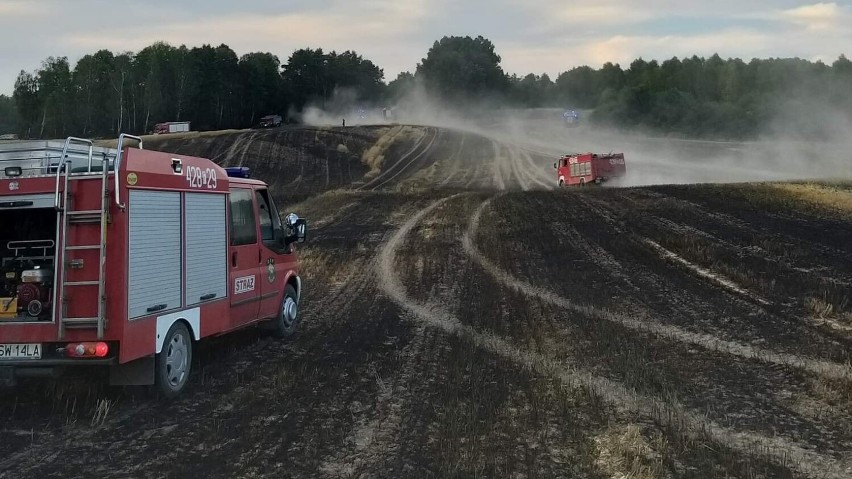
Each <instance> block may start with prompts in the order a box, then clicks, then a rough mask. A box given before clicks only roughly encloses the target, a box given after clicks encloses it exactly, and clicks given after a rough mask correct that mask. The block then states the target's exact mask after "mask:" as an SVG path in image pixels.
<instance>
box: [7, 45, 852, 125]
mask: <svg viewBox="0 0 852 479" xmlns="http://www.w3.org/2000/svg"><path fill="white" fill-rule="evenodd" d="M500 63H501V57H500V55H498V54H497V52H496V49H495V47H494V45H493V43H491V41H489V40H488V39H486V38H483V37H481V36H479V37H476V38H472V37H469V36H466V37H444V38H442V39H441V40H439V41H436V42H434V44H433V45H432V47H431V48H430V49H429V51H428V52H427V54H426V56H425V58H423V59H421V61H420V62H418V63H417V66H416V69H415V71H414V72H413V73H412V72H404V73H401V74H400V75H399V76H398V77H397V78H396V79H395V80H393V81H391V82H389V83H386V82H385V81H384V72H383V70H382V69H381V68H379V67H378V66H377V65H375V64H374V63H373V62H372V61H370V60H367V59H365V58H363V57H362V56H361V55H359V54H357V53H356V52H353V51H345V52H342V53H338V52H336V51H331V52H324V51H323V50H322V49H311V48H303V49H299V50H296V51H294V52H293V53H292V54H291V55H290V57H289V58H288V59H287V60H286V62H281V61H280V60H279V58H278V57H277V56H275V55H273V54H272V53H268V52H266V53H262V52H254V53H248V54H245V55H242V56H240V57H238V56H237V54H236V53H235V52H234V51H233V50H232V49H231V48H230V47H228V46H227V45H224V44H222V45H219V46H217V47H213V46H211V45H202V46H201V47H193V48H188V47H186V46H183V45H182V46H180V47H174V46H171V45H169V44H167V43H163V42H158V43H155V44H153V45H151V46H148V47H146V48H144V49H142V50H141V51H139V52H137V53H133V52H123V53H119V54H115V53H113V52H110V51H109V50H100V51H98V52H96V53H93V54H89V55H86V56H84V57H83V58H81V59H80V60H79V61H78V62H77V63H76V64H75V65H73V67H72V65H70V63H69V61H68V59H67V57H50V58H48V59H46V60H44V62H43V63H42V65H41V68H39V69H37V70H36V71H34V72H26V71H21V72H20V74H19V76H18V78H17V81H16V82H15V89H14V94H13V96H12V97H11V98H10V97H6V96H0V134H2V133H4V132H11V131H14V132H17V133H19V134H20V135H22V136H24V137H28V138H47V137H50V138H62V137H65V136H68V135H76V136H84V137H97V136H108V135H114V134H115V133H117V132H120V131H124V132H131V133H147V132H149V131H151V129H152V127H153V125H154V124H155V123H158V122H163V121H191V122H192V127H193V129H196V130H208V129H223V128H244V127H249V126H253V125H255V124H257V122H258V120H259V118H260V117H262V116H264V115H267V114H282V115H285V116H286V115H287V114H288V113H292V112H300V111H302V110H303V109H304V108H305V107H306V106H307V105H309V104H316V105H317V106H320V107H324V106H326V103H327V102H333V101H334V98H336V96H337V95H338V94H339V93H340V91H341V90H342V89H346V90H347V91H349V92H351V93H352V95H353V96H354V97H357V99H358V101H359V102H362V104H366V105H372V106H381V105H383V106H393V104H394V103H395V102H397V101H400V100H401V99H403V98H404V97H405V96H406V95H407V93H409V92H410V91H411V89H412V88H415V87H423V88H425V89H426V90H427V91H428V92H429V93H430V94H431V96H432V97H433V98H436V99H438V100H442V101H443V103H444V104H445V105H448V107H453V106H455V107H459V106H460V105H469V104H471V103H475V102H480V104H482V105H499V106H501V107H502V106H508V107H555V108H575V109H581V110H590V111H591V114H590V115H588V118H585V117H584V118H583V119H582V121H588V122H591V123H593V124H607V125H612V126H616V127H622V128H634V127H637V126H638V127H644V128H648V129H652V130H656V131H660V132H663V133H671V134H678V135H683V136H691V137H724V138H744V137H749V136H753V135H756V134H758V133H760V132H761V131H763V129H764V128H765V127H766V125H767V124H768V123H770V122H771V121H772V120H773V119H774V118H778V116H779V114H780V115H781V117H782V118H787V119H788V120H789V121H790V122H791V123H790V124H789V125H791V126H793V127H794V128H797V129H799V131H802V132H804V133H809V132H810V133H814V134H816V133H818V132H819V127H818V124H819V122H814V121H813V119H814V116H815V114H817V113H818V111H820V110H821V109H823V108H829V107H830V108H831V109H832V111H839V112H840V114H841V116H842V115H847V117H852V114H850V112H852V62H850V61H849V60H848V59H846V57H845V56H841V57H840V58H838V59H837V60H836V61H835V62H833V63H832V64H831V65H827V64H825V63H822V62H810V61H807V60H801V59H753V60H751V61H750V62H748V63H746V62H744V61H743V60H740V59H727V60H724V59H722V58H720V57H719V55H713V56H712V57H710V58H699V57H697V56H693V57H691V58H684V59H678V58H672V59H670V60H666V61H663V62H662V63H659V62H657V61H645V60H643V59H637V60H635V61H633V62H632V63H631V64H630V65H629V66H628V67H627V68H622V67H621V66H620V65H618V64H612V63H607V64H605V65H603V66H602V67H601V68H598V69H595V68H591V67H588V66H583V67H577V68H573V69H570V70H568V71H565V72H563V73H561V74H559V75H558V76H557V77H556V79H555V80H551V79H550V77H549V76H548V75H546V74H543V75H536V74H529V75H526V76H523V77H521V76H518V75H508V74H506V73H505V72H504V71H503V69H502V67H501V66H500ZM784 115H787V117H785V116H784Z"/></svg>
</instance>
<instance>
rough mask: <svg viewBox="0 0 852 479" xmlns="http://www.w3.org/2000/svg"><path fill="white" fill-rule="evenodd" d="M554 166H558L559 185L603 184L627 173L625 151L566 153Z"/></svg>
mask: <svg viewBox="0 0 852 479" xmlns="http://www.w3.org/2000/svg"><path fill="white" fill-rule="evenodd" d="M553 167H554V168H556V178H557V181H558V182H559V186H570V185H580V186H584V185H585V184H586V183H595V184H601V183H603V182H605V181H609V180H611V179H613V178H617V177H620V176H624V175H625V174H626V173H627V167H626V165H625V163H624V153H608V154H605V155H598V154H595V153H582V154H573V155H565V156H563V157H561V158H559V160H558V161H557V162H556V163H554V164H553Z"/></svg>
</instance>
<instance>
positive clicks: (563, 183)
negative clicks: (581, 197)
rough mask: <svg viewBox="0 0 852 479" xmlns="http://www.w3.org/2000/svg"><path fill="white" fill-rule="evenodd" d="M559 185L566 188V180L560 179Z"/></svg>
mask: <svg viewBox="0 0 852 479" xmlns="http://www.w3.org/2000/svg"><path fill="white" fill-rule="evenodd" d="M559 187H560V188H564V187H565V182H564V181H562V180H559Z"/></svg>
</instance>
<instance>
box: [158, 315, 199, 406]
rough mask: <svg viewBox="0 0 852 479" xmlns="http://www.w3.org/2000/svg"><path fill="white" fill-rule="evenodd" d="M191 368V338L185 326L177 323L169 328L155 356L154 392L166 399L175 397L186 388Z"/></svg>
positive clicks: (179, 322) (180, 322)
mask: <svg viewBox="0 0 852 479" xmlns="http://www.w3.org/2000/svg"><path fill="white" fill-rule="evenodd" d="M191 367H192V336H191V335H190V333H189V329H187V327H186V324H184V323H183V322H182V321H178V322H176V323H175V324H173V325H172V327H171V328H169V332H168V333H166V337H165V340H164V341H163V349H162V350H161V351H160V353H159V354H157V360H156V368H155V371H154V372H155V386H156V391H157V392H158V393H159V394H160V395H162V396H164V397H166V398H173V397H176V396H177V395H178V394H180V393H181V392H182V391H183V390H184V388H185V387H186V384H187V382H188V381H189V373H190V370H191Z"/></svg>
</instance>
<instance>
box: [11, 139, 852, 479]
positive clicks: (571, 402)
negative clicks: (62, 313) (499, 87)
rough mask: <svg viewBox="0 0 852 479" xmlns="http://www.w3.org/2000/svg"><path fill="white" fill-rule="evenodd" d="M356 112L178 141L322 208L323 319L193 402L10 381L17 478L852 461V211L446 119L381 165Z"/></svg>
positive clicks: (205, 388) (211, 359)
mask: <svg viewBox="0 0 852 479" xmlns="http://www.w3.org/2000/svg"><path fill="white" fill-rule="evenodd" d="M347 130H348V131H343V130H341V129H305V130H298V129H289V130H288V129H284V130H281V131H266V132H243V133H238V134H234V135H233V137H230V138H216V139H214V140H209V141H204V142H202V141H198V142H195V143H193V142H183V143H168V142H166V143H161V144H158V145H156V147H157V148H161V149H171V150H172V151H178V152H183V153H189V154H198V155H206V156H210V157H216V158H218V159H219V160H221V161H222V162H223V163H227V164H241V163H242V164H249V165H250V166H252V167H253V168H254V169H255V170H256V172H257V174H258V175H260V176H262V177H265V179H267V180H268V181H270V182H271V183H273V184H274V185H277V188H279V189H282V190H286V192H284V193H280V195H279V199H280V201H283V202H284V203H285V204H286V205H287V206H286V207H285V208H282V209H284V210H285V211H291V210H294V211H297V212H298V213H299V214H302V215H304V216H306V217H307V218H309V221H310V241H309V243H306V245H305V246H304V248H303V249H302V258H303V265H304V266H303V267H304V275H305V277H304V281H305V288H306V289H305V295H304V300H303V301H304V303H303V306H302V309H301V311H302V315H303V316H302V321H303V324H302V330H301V333H300V334H299V335H298V336H297V337H296V338H295V339H293V340H292V341H289V342H286V343H280V342H276V341H274V340H272V339H270V338H267V337H265V336H264V335H262V334H261V333H259V332H256V331H254V330H250V331H245V332H242V333H239V334H237V335H236V336H234V337H232V338H228V339H220V340H215V341H207V342H204V343H202V345H201V346H200V351H199V353H198V354H197V355H196V358H197V359H196V364H195V366H194V367H195V373H194V375H193V377H192V379H191V389H190V390H189V391H188V392H187V393H186V394H185V395H184V396H182V397H181V398H179V399H178V400H176V401H174V402H171V403H167V402H158V401H152V400H150V399H148V398H146V397H144V396H142V395H139V394H134V393H133V392H132V391H123V390H110V389H106V388H101V387H95V386H90V385H89V383H87V382H86V381H79V380H78V381H75V380H73V379H72V380H67V381H62V382H59V383H57V384H51V385H46V386H45V385H39V384H30V385H27V386H26V387H25V389H23V390H22V391H19V392H18V393H17V394H12V395H4V396H3V397H2V398H0V421H2V426H0V434H3V436H2V437H3V440H2V441H0V477H16V478H17V477H38V476H42V475H62V476H76V475H81V474H88V475H92V474H94V475H97V476H100V477H104V476H108V477H126V476H133V477H186V476H189V475H194V476H203V477H235V476H237V477H257V476H264V477H267V476H268V477H356V476H357V477H362V476H363V477H424V476H425V477H433V476H435V477H447V476H451V477H456V476H459V477H470V476H476V477H480V476H484V477H507V476H513V477H514V476H518V477H602V478H603V477H696V478H699V477H700V478H704V477H802V476H810V477H850V476H852V427H850V426H852V370H850V355H849V351H850V346H852V316H850V314H849V311H850V307H849V304H848V299H847V298H848V291H849V286H850V284H852V255H850V246H849V245H852V222H850V221H849V214H850V213H849V211H848V210H843V209H838V208H836V207H826V206H819V204H817V203H813V202H811V203H808V202H804V201H799V202H795V201H793V202H786V203H785V202H782V199H783V198H786V196H785V192H784V190H782V189H776V188H774V187H772V186H763V185H748V186H710V185H707V186H657V187H645V188H629V189H628V188H625V189H614V188H612V189H610V188H604V189H594V188H588V189H583V190H571V191H557V190H555V189H554V188H553V187H552V186H551V185H552V184H553V179H552V172H553V170H552V168H551V164H552V161H553V160H552V159H550V158H548V157H545V156H541V155H540V154H537V153H534V152H532V151H531V150H530V149H528V148H522V147H520V146H516V145H513V144H511V143H504V142H501V141H499V140H496V139H492V138H486V137H483V136H480V135H476V134H473V133H470V132H461V131H455V130H448V129H439V128H422V129H419V130H418V131H417V132H415V133H416V134H414V133H412V134H411V135H409V136H405V137H403V136H399V137H398V140H397V141H394V142H390V146H389V148H387V150H386V151H385V155H384V161H383V162H381V163H380V164H379V165H378V166H379V168H374V166H376V165H370V164H367V163H365V162H362V161H361V158H363V157H364V154H365V152H367V151H369V149H370V147H371V146H372V145H373V144H375V143H376V142H377V141H379V139H380V138H382V137H383V136H384V135H386V134H388V130H387V129H384V128H375V129H373V128H363V129H347ZM350 133H352V135H350ZM340 144H343V145H344V146H345V148H339V146H338V145H340ZM263 151H266V152H268V153H265V154H264V153H261V152H263ZM258 158H262V159H258ZM296 169H298V170H299V171H300V174H299V175H295V176H294V174H293V173H292V171H295V170H296ZM282 170H285V174H282V173H281V171H282ZM365 175H366V176H365ZM296 178H298V179H296ZM88 380H89V381H90V380H91V378H88ZM631 474H632V475H631Z"/></svg>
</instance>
